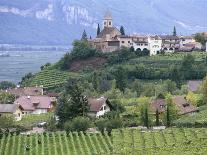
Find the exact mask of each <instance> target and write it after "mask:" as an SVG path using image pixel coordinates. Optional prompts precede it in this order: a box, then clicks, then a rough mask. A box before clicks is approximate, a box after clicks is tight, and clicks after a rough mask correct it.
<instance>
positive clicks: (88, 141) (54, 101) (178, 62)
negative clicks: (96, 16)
mask: <svg viewBox="0 0 207 155" xmlns="http://www.w3.org/2000/svg"><path fill="white" fill-rule="evenodd" d="M172 30H173V31H172V34H168V35H159V34H157V35H143V34H142V35H141V34H125V30H124V27H123V26H121V27H120V29H119V28H117V27H115V26H114V25H113V18H112V14H111V13H110V12H109V11H108V12H106V14H105V15H104V18H103V25H102V30H101V28H100V26H99V25H98V28H97V36H96V37H95V38H92V37H90V38H88V37H87V34H86V31H85V30H84V32H83V35H82V38H81V39H80V40H75V41H74V42H73V48H72V49H71V51H70V52H67V53H66V54H65V55H64V56H63V57H62V58H61V59H60V60H59V61H58V62H56V63H54V64H50V63H46V64H44V65H42V66H41V67H40V70H39V72H37V73H28V74H26V75H25V76H24V77H22V80H21V81H20V82H19V83H18V84H14V83H12V82H9V81H0V154H1V153H2V152H6V153H5V155H7V154H9V148H11V147H12V146H14V145H15V143H16V142H17V141H18V146H17V148H18V151H17V152H18V153H17V154H21V153H22V152H23V153H24V154H26V153H27V152H28V153H29V154H43V155H44V154H50V155H52V154H55V155H59V151H60V154H61V155H65V154H75V155H79V154H80V155H85V154H88V155H90V154H94V155H99V154H100V155H102V154H103V155H107V154H120V153H121V154H127V153H129V154H136V153H137V154H163V155H166V154H167V153H168V152H169V150H172V148H173V151H171V152H172V154H173V153H175V152H176V153H175V154H179V153H180V152H182V151H183V149H184V150H185V151H186V150H187V151H188V152H187V153H189V152H190V153H191V151H192V150H193V151H194V153H195V150H196V148H199V149H198V150H199V151H200V152H202V153H203V152H205V150H204V149H203V148H206V146H207V144H206V141H205V140H206V127H207V119H206V117H207V76H206V72H207V67H206V65H207V42H206V41H207V32H202V33H197V34H193V35H190V36H178V35H177V30H176V27H175V26H174V28H173V29H172ZM204 41H205V42H204ZM11 144H12V145H11ZM129 144H130V145H129ZM121 147H123V148H121ZM189 147H192V150H191V149H188V148H189ZM1 148H3V149H1ZM40 148H41V149H40ZM175 148H178V149H175ZM202 149H203V150H202ZM196 151H197V150H196ZM206 151H207V150H206ZM40 152H41V153H40ZM74 152H75V153H74ZM11 154H15V152H14V151H13V153H11Z"/></svg>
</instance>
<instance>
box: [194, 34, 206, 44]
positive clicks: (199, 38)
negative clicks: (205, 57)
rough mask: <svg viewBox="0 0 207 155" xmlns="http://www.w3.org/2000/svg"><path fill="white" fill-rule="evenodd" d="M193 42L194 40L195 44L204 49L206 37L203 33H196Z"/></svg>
mask: <svg viewBox="0 0 207 155" xmlns="http://www.w3.org/2000/svg"><path fill="white" fill-rule="evenodd" d="M195 40H196V41H197V42H199V43H201V44H202V46H203V47H205V44H206V40H207V37H206V36H205V34H204V33H197V34H196V35H195Z"/></svg>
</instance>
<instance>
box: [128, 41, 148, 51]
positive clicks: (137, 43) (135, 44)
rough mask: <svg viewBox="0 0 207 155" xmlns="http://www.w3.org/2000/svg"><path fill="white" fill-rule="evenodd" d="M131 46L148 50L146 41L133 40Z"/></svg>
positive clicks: (135, 48)
mask: <svg viewBox="0 0 207 155" xmlns="http://www.w3.org/2000/svg"><path fill="white" fill-rule="evenodd" d="M132 46H133V47H134V50H135V51H136V50H141V51H143V50H144V49H147V50H149V44H148V42H147V41H134V42H133V43H132Z"/></svg>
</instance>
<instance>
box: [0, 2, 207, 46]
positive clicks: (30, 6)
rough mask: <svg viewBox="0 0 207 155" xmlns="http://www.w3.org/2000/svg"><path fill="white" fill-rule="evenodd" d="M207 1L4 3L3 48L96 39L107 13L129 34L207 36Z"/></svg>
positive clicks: (0, 36) (0, 9) (0, 24)
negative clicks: (205, 33)
mask: <svg viewBox="0 0 207 155" xmlns="http://www.w3.org/2000/svg"><path fill="white" fill-rule="evenodd" d="M206 9H207V3H206V1H205V0H168V1H166V0H128V1H122V0H35V1H34V0H24V1H20V0H12V1H8V0H1V1H0V21H1V22H0V32H1V33H0V43H15V44H58V45H59V44H63V45H68V44H70V43H71V42H72V40H73V39H78V38H80V36H81V33H82V32H83V30H84V29H86V31H87V33H88V35H92V36H95V33H96V27H97V24H98V23H100V24H101V23H102V21H101V20H102V17H103V14H104V13H105V11H107V10H110V11H111V12H112V14H113V18H114V25H115V26H117V27H119V26H120V25H123V26H124V27H125V29H126V31H127V33H134V32H137V33H147V34H148V33H151V34H158V33H159V34H169V33H171V32H172V28H173V26H174V25H175V26H176V27H177V31H178V34H191V33H195V32H197V31H207V18H205V15H206Z"/></svg>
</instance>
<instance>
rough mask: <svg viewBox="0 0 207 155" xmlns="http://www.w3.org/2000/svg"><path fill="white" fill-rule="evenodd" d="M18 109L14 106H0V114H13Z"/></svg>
mask: <svg viewBox="0 0 207 155" xmlns="http://www.w3.org/2000/svg"><path fill="white" fill-rule="evenodd" d="M18 107H19V106H18V105H16V104H0V113H14V112H15V111H16V110H17V109H18Z"/></svg>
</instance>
